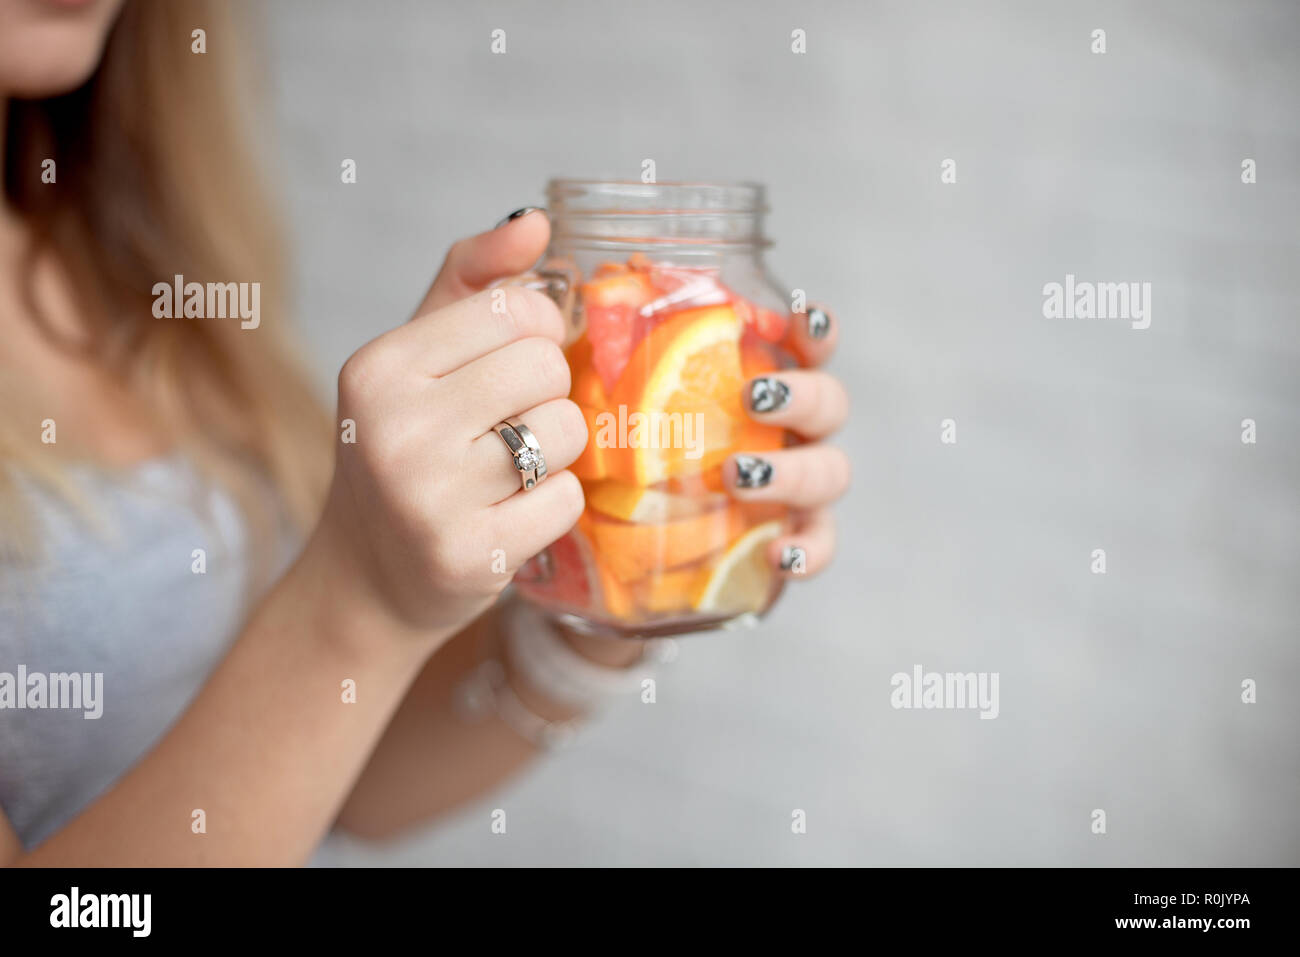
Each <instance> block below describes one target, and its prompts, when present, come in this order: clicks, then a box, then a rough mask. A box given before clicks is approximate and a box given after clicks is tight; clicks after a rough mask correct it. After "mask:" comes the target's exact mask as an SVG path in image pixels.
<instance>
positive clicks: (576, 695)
mask: <svg viewBox="0 0 1300 957" xmlns="http://www.w3.org/2000/svg"><path fill="white" fill-rule="evenodd" d="M504 628H505V653H506V654H507V655H508V656H509V658H508V660H509V662H510V664H511V666H512V667H513V668H514V669H515V671H517V672H518V673H519V674H520V675H522V676H523V678H524V680H525V681H527V682H528V684H529V685H530V686H531V687H533V688H535V689H537V691H539V692H540V693H541V694H542V695H544V696H545V697H546V698H547V699H548V700H551V701H554V702H556V703H557V704H561V705H564V706H566V707H569V708H573V709H575V710H579V711H590V710H591V709H592V708H594V707H595V706H596V705H599V704H601V703H602V702H604V701H608V700H610V699H613V698H619V697H622V696H624V695H631V694H635V693H636V691H637V689H638V688H640V687H641V677H642V676H641V670H642V667H643V666H644V665H645V664H646V656H643V657H642V658H641V660H640V661H638V662H636V663H634V664H633V665H631V666H629V667H627V668H609V667H606V666H604V665H598V664H595V663H594V662H592V661H590V660H588V659H587V658H585V657H583V656H582V655H581V654H580V653H579V652H578V651H576V650H575V649H574V648H573V647H572V646H570V645H569V643H568V642H566V641H565V640H564V638H563V636H562V635H561V634H560V632H559V630H558V629H557V628H556V627H555V626H554V625H553V624H552V623H551V622H549V621H548V620H547V619H546V618H545V617H544V616H543V615H542V613H541V612H540V611H538V610H537V609H536V608H534V607H533V606H532V605H530V604H529V603H528V602H524V601H514V602H511V603H510V604H509V605H508V606H507V608H506V610H505V621H504Z"/></svg>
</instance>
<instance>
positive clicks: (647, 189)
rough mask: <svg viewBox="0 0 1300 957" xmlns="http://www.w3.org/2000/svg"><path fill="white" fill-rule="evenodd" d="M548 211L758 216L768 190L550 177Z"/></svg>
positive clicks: (745, 183) (739, 184) (743, 184)
mask: <svg viewBox="0 0 1300 957" xmlns="http://www.w3.org/2000/svg"><path fill="white" fill-rule="evenodd" d="M546 196H547V203H548V205H549V208H551V209H552V210H553V211H554V212H557V213H569V214H574V215H580V216H601V215H612V216H628V215H690V214H692V213H708V214H713V215H717V214H726V213H738V214H747V215H754V214H762V213H765V212H767V190H766V187H764V185H763V184H762V183H758V182H753V181H749V180H741V181H736V182H706V181H699V180H669V181H663V182H655V183H644V182H642V181H641V180H639V179H605V178H600V177H592V178H580V177H554V178H552V179H551V180H550V181H549V182H548V183H547V184H546Z"/></svg>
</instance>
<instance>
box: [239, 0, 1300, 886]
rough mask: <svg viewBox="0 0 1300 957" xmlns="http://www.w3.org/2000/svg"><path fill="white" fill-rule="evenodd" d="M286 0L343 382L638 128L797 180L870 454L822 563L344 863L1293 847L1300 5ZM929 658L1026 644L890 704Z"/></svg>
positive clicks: (728, 169)
mask: <svg viewBox="0 0 1300 957" xmlns="http://www.w3.org/2000/svg"><path fill="white" fill-rule="evenodd" d="M265 20H266V29H267V30H268V36H267V39H266V44H265V46H266V50H267V56H268V65H269V68H270V71H271V74H272V75H271V80H272V88H271V92H272V98H273V104H272V105H273V113H274V117H275V121H276V124H277V127H278V130H277V136H278V139H279V143H278V146H277V149H278V150H279V152H278V154H277V155H278V157H279V159H278V165H279V167H280V173H281V182H282V183H283V189H284V192H283V197H282V198H283V204H284V206H285V208H286V210H287V211H288V212H289V213H290V214H291V216H292V218H293V222H294V228H295V232H296V238H297V242H298V254H299V266H300V273H299V297H298V305H299V307H300V313H301V317H302V320H303V323H304V327H305V331H306V335H307V336H308V338H309V340H310V342H311V344H312V349H313V350H314V356H313V357H314V361H315V362H316V365H317V367H318V368H319V370H320V373H321V377H322V382H324V383H329V382H330V380H331V379H332V376H333V374H334V372H335V370H337V368H338V366H339V364H340V363H341V362H342V360H343V359H344V358H345V357H346V356H347V355H348V354H349V353H350V352H351V351H352V350H353V349H355V348H356V347H357V346H358V345H360V344H361V343H362V342H364V341H365V340H367V339H369V338H372V337H373V336H375V335H378V334H379V333H380V332H382V331H384V330H385V329H387V328H389V327H391V326H392V325H394V324H396V323H397V322H400V321H401V320H403V319H404V318H405V317H406V316H407V314H408V313H409V310H410V308H411V307H412V305H413V304H414V303H415V302H416V301H417V300H418V299H419V297H420V295H421V294H422V292H423V290H424V288H425V286H426V285H427V283H428V281H429V279H430V278H431V276H432V275H433V273H434V271H435V269H436V267H437V265H438V263H439V262H440V261H441V257H442V254H443V252H444V250H445V248H446V246H447V245H448V244H449V243H450V242H451V241H453V240H454V239H455V238H457V237H459V236H462V235H467V234H470V233H473V232H476V231H479V230H481V229H484V228H487V227H489V226H490V225H492V223H494V222H495V221H496V220H497V219H498V218H500V217H501V216H502V215H504V214H505V213H506V212H508V211H509V210H511V209H513V208H515V207H518V206H522V205H525V204H530V203H536V202H538V201H539V200H540V199H541V190H542V187H543V185H544V182H545V180H546V179H547V177H548V176H551V175H555V174H568V175H614V176H623V177H630V176H636V175H638V174H639V170H640V163H641V161H642V159H644V158H647V157H649V158H653V159H654V160H655V161H656V163H657V166H658V174H659V178H660V179H661V180H669V179H693V178H705V179H757V180H761V181H764V182H766V183H767V184H769V186H770V189H771V201H772V206H773V212H772V215H771V218H770V224H769V229H770V233H771V235H772V236H774V237H775V238H776V239H777V241H778V245H777V246H776V247H775V249H774V250H772V252H771V254H770V262H771V264H772V266H773V269H774V271H775V273H776V275H777V276H778V277H781V279H782V281H783V282H784V283H785V284H787V285H788V286H791V287H795V286H798V287H801V288H804V289H807V290H809V291H810V294H811V295H812V296H814V297H815V298H820V299H822V300H824V301H827V302H829V303H832V304H833V305H834V306H835V307H836V309H837V310H838V314H839V316H840V318H841V321H842V322H843V324H844V333H845V335H844V344H843V347H842V350H841V352H840V354H839V356H838V357H837V359H836V360H835V362H834V365H833V368H834V369H835V370H836V371H837V372H838V373H839V374H840V375H842V376H843V377H844V378H846V379H847V380H848V381H849V382H850V383H851V388H852V390H853V393H854V403H855V407H854V416H853V421H852V423H851V425H850V426H849V428H848V429H847V430H846V431H845V433H844V434H843V435H842V436H841V437H840V439H839V441H841V442H842V443H843V444H844V445H846V446H847V447H849V448H851V449H853V450H855V451H856V453H857V455H858V462H859V469H858V472H857V475H856V481H855V485H854V488H853V491H852V492H851V494H850V495H849V497H848V498H847V499H846V500H844V502H843V503H842V504H841V505H840V507H839V509H838V516H839V521H840V529H841V552H840V555H839V558H838V561H837V564H836V566H835V568H834V569H833V570H832V571H830V572H829V573H828V574H826V575H825V576H823V577H822V578H820V579H818V580H816V581H812V582H808V583H805V584H803V585H802V586H801V587H799V588H797V589H794V590H792V591H791V592H789V593H788V595H787V597H786V598H785V600H784V601H783V602H782V603H781V604H780V606H779V607H778V608H777V609H776V610H775V612H774V613H773V614H772V615H771V616H770V618H769V620H768V621H766V622H765V623H764V625H763V626H762V627H761V628H760V629H758V630H756V631H753V632H748V633H723V634H710V635H704V636H696V637H693V638H689V639H686V640H683V641H681V642H680V643H679V644H680V650H681V654H680V658H679V659H678V661H677V662H676V663H674V664H673V665H671V666H668V667H667V668H666V669H665V670H664V671H663V673H662V675H661V678H660V683H659V701H658V703H657V704H655V705H653V706H647V705H642V704H640V703H639V702H636V701H633V702H628V703H626V704H623V705H620V706H617V707H615V708H614V709H612V710H611V712H610V713H609V714H607V715H606V716H605V717H604V718H603V719H602V720H601V721H600V722H599V724H598V725H597V726H596V727H595V728H594V729H593V730H592V732H591V735H590V737H589V739H588V742H587V744H586V745H585V746H584V747H583V748H581V749H579V750H576V751H573V752H569V753H565V754H561V755H559V756H556V757H554V758H552V759H549V760H547V761H546V762H545V763H544V764H542V765H540V766H539V767H538V768H537V769H536V770H535V771H534V772H533V773H531V774H529V775H527V776H526V777H524V778H522V779H520V780H519V781H518V782H517V783H516V784H514V785H513V786H511V787H509V788H507V789H505V790H504V791H502V792H500V793H498V794H495V795H492V796H491V797H489V798H487V799H486V800H484V801H483V802H481V803H479V804H477V805H475V806H473V807H470V808H468V809H466V810H465V811H464V812H463V813H461V814H458V815H456V816H455V817H453V818H451V819H449V820H445V821H442V822H439V823H438V824H437V825H435V826H433V827H431V828H430V829H428V830H427V831H426V832H424V833H421V834H419V835H416V836H414V837H413V838H412V839H410V840H408V841H405V842H402V843H401V844H399V845H397V846H394V847H392V848H386V849H374V848H368V847H363V846H360V845H357V844H352V843H348V842H342V841H341V842H337V843H333V844H331V845H330V846H329V847H327V848H326V849H325V850H324V852H323V853H322V855H321V860H323V861H325V862H329V863H401V864H541V863H546V864H597V863H599V864H704V863H710V864H713V863H719V864H721V863H726V864H903V865H910V864H917V865H922V864H925V865H928V864H946V865H965V864H993V865H1007V864H1082V865H1102V864H1120V865H1139V864H1141V865H1190V864H1215V865H1223V864H1275V865H1276V864H1290V865H1296V864H1300V821H1298V820H1297V808H1298V807H1300V753H1298V741H1297V728H1298V727H1300V704H1298V703H1297V698H1296V688H1297V684H1298V683H1300V655H1298V654H1297V624H1298V623H1300V598H1297V585H1298V582H1300V545H1298V543H1300V527H1298V525H1300V519H1298V517H1297V489H1298V488H1300V455H1298V453H1297V439H1298V438H1300V414H1298V412H1297V398H1298V397H1300V388H1298V387H1297V360H1298V359H1300V336H1298V335H1297V310H1296V302H1297V295H1298V294H1300V270H1297V261H1298V259H1300V227H1297V216H1298V214H1300V189H1298V187H1297V173H1300V133H1297V91H1298V90H1300V55H1297V52H1296V51H1297V50H1298V49H1300V5H1297V4H1295V3H1288V2H1279V3H1254V2H1249V3H1248V2H1237V3H1227V2H1220V3H1207V2H1172V0H1170V2H1153V3H1141V4H1136V3H1087V4H1084V3H1038V2H1022V3H1005V2H1004V3H970V4H956V3H952V4H929V3H817V4H784V5H775V4H760V3H739V2H733V3H710V4H701V3H688V2H681V0H664V2H657V3H653V4H649V3H639V4H630V3H627V4H622V3H596V2H586V3H584V2H563V3H547V4H543V3H537V2H527V3H522V2H521V3H490V2H489V3H475V4H461V3H450V2H422V3H416V2H397V0H376V2H367V3H344V2H335V0H331V2H306V0H277V2H275V3H272V4H269V5H268V7H267V10H266V13H265ZM497 28H500V29H504V30H505V31H506V34H507V43H508V53H507V54H506V55H504V56H494V55H492V54H491V53H490V51H489V36H490V33H491V31H492V30H493V29H497ZM795 28H802V29H804V30H806V31H807V36H808V52H807V54H806V55H802V56H797V55H794V54H792V53H791V52H790V32H791V30H793V29H795ZM1094 28H1103V29H1105V30H1106V32H1107V45H1108V52H1107V53H1106V54H1104V55H1095V54H1093V53H1091V52H1090V50H1089V47H1090V42H1091V41H1090V33H1091V31H1092V30H1093V29H1094ZM345 157H347V158H352V159H355V160H356V161H357V164H358V170H359V179H358V182H357V184H356V185H352V186H344V185H342V184H341V183H340V182H339V164H340V162H341V160H342V159H343V158H345ZM1246 157H1250V158H1253V159H1255V160H1256V161H1257V163H1258V180H1259V181H1258V183H1257V184H1255V185H1243V184H1242V182H1241V181H1240V164H1241V161H1242V159H1243V158H1246ZM945 158H953V159H955V160H956V161H957V172H958V182H957V183H956V184H954V185H944V184H941V183H940V179H939V171H940V163H941V161H942V160H944V159H945ZM1067 272H1071V273H1074V274H1076V275H1077V276H1078V277H1079V278H1080V279H1090V280H1097V281H1127V280H1132V281H1147V282H1151V283H1152V284H1153V297H1152V298H1153V302H1152V305H1153V311H1152V324H1151V328H1149V329H1147V330H1145V331H1137V330H1132V329H1130V328H1129V326H1128V324H1127V323H1125V322H1122V321H1093V322H1089V321H1084V320H1073V321H1072V320H1048V319H1045V318H1044V317H1043V315H1042V287H1043V285H1044V283H1047V282H1052V281H1058V282H1059V281H1062V280H1063V278H1064V276H1065V274H1066V273H1067ZM1247 417H1249V418H1253V419H1255V420H1256V421H1257V423H1258V443H1257V444H1256V445H1253V446H1250V445H1243V444H1242V442H1241V440H1240V423H1241V420H1242V419H1243V418H1247ZM945 418H953V419H955V420H956V421H957V429H958V442H957V444H956V445H955V446H948V445H943V444H941V443H940V441H939V432H940V421H941V420H942V419H945ZM1094 548H1105V549H1106V552H1107V559H1108V573H1107V574H1106V575H1104V576H1101V575H1094V574H1092V573H1091V572H1090V569H1089V563H1090V553H1091V551H1092V549H1094ZM914 664H921V665H923V666H924V667H925V668H927V669H931V670H938V671H990V672H998V673H1000V676H1001V689H1000V690H1001V711H1002V713H1001V716H1000V717H999V718H998V719H997V720H995V721H982V720H979V719H978V717H977V715H976V714H975V713H974V712H970V711H950V712H941V711H896V710H893V709H892V708H891V707H890V704H889V693H890V685H889V680H890V676H891V675H892V674H893V673H895V672H897V671H910V670H911V668H912V666H913V665H914ZM1245 678H1253V679H1255V680H1256V681H1257V682H1258V688H1259V700H1258V703H1257V704H1254V705H1246V704H1243V703H1242V702H1241V701H1240V683H1241V681H1242V680H1243V679H1245ZM496 807H501V808H504V809H506V811H507V814H508V821H509V830H508V834H507V835H505V836H497V835H493V834H491V833H490V831H489V813H490V811H491V809H493V808H496ZM794 808H802V809H804V810H805V811H806V812H807V815H808V833H807V834H806V835H802V836H796V835H793V834H792V833H791V829H790V818H791V811H792V809H794ZM1094 808H1102V809H1105V810H1106V812H1107V815H1108V833H1107V834H1105V835H1104V836H1096V835H1093V834H1092V833H1090V829H1089V825H1090V816H1089V815H1090V812H1091V811H1092V809H1094Z"/></svg>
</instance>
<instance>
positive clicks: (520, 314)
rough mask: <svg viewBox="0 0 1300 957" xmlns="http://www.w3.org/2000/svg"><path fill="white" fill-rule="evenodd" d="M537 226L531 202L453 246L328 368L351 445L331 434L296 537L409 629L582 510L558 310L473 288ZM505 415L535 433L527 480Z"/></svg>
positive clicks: (470, 609)
mask: <svg viewBox="0 0 1300 957" xmlns="http://www.w3.org/2000/svg"><path fill="white" fill-rule="evenodd" d="M549 234H550V228H549V223H548V222H547V220H546V217H545V215H544V214H542V213H540V212H538V213H534V214H530V215H525V216H523V217H521V218H518V219H515V220H511V221H509V222H507V223H506V224H504V225H502V226H501V227H499V228H498V229H495V230H493V231H491V232H488V233H483V234H481V235H479V236H475V237H473V238H471V239H468V240H463V241H462V242H459V243H457V244H456V245H455V246H453V247H452V250H451V252H450V253H449V254H448V257H447V261H446V263H445V264H444V266H443V269H442V271H441V272H440V273H439V276H438V279H437V280H436V281H435V282H434V284H433V287H432V288H431V289H430V291H429V294H428V295H427V296H426V298H425V300H424V302H423V303H422V304H421V307H420V308H419V309H417V314H416V317H415V318H414V319H412V320H411V321H410V322H408V323H406V324H405V325H403V326H401V327H399V328H397V329H394V330H393V331H391V332H388V333H385V334H384V335H382V336H380V337H379V338H377V339H375V340H373V341H371V342H368V343H367V344H366V345H364V346H362V347H361V348H360V349H359V350H357V352H356V353H355V354H354V355H353V356H352V357H351V358H349V359H348V360H347V362H346V363H345V364H344V366H343V369H342V372H341V373H340V374H339V383H338V397H339V412H338V419H339V423H340V425H339V428H340V434H343V423H344V422H346V420H348V419H351V420H352V421H353V422H355V441H352V442H347V441H340V444H339V446H338V453H337V458H336V464H335V471H334V479H333V483H332V487H331V489H330V494H329V498H328V501H327V504H326V507H325V511H324V513H323V515H322V518H321V521H320V524H319V526H318V528H317V531H316V534H315V535H313V538H312V541H311V543H309V545H308V549H309V550H315V551H316V553H317V554H316V557H318V558H321V557H323V558H325V560H326V562H327V565H328V567H330V568H331V569H334V571H335V573H334V574H333V575H331V578H330V581H331V584H332V586H333V587H340V588H352V587H357V588H359V589H360V590H361V591H362V593H363V594H364V596H365V598H366V600H373V601H374V602H376V603H378V604H379V605H380V606H382V608H381V610H382V611H383V612H385V613H386V614H387V615H389V616H391V617H392V618H393V619H394V620H395V621H396V622H397V623H398V624H400V625H403V626H406V627H408V628H410V629H414V630H418V631H419V632H421V633H428V632H443V633H445V634H444V635H443V637H447V636H450V635H451V634H453V633H455V632H456V631H457V630H459V629H460V628H462V627H464V626H465V625H467V624H468V623H469V622H470V621H471V620H472V619H473V618H475V617H477V616H478V615H479V614H481V613H482V612H483V611H484V610H485V609H486V608H487V607H488V606H489V605H491V604H492V602H493V601H495V599H496V597H497V596H498V594H499V593H500V592H501V591H502V589H504V588H505V586H506V585H507V584H508V583H509V582H510V580H511V578H512V577H513V576H514V573H515V571H516V569H518V568H519V566H520V565H522V564H523V563H524V562H525V561H527V560H528V559H529V558H530V557H531V556H533V555H534V554H536V553H538V552H540V551H542V549H544V548H545V547H546V546H547V545H549V544H550V543H551V542H553V541H554V540H555V539H557V538H559V537H560V536H561V535H563V534H564V533H565V532H566V531H568V529H570V528H571V527H572V526H573V525H574V523H575V522H577V520H578V517H579V515H580V514H581V513H582V508H583V495H582V487H581V485H580V484H579V483H578V480H577V478H575V477H574V475H573V473H572V472H569V471H567V466H568V465H569V464H570V463H572V462H573V461H574V460H575V459H576V458H577V457H578V455H579V454H580V453H581V452H582V449H583V447H584V446H585V444H586V441H587V428H586V423H585V421H584V419H583V416H582V413H581V411H580V410H579V409H578V406H577V405H575V404H574V403H573V402H571V401H569V399H568V398H566V396H567V395H568V393H569V368H568V365H567V363H566V362H565V358H564V353H563V352H562V350H561V348H560V344H561V343H562V342H563V339H564V331H565V329H564V321H563V319H562V317H561V316H560V313H559V310H558V309H557V308H556V306H555V305H554V303H552V302H551V300H550V299H548V298H547V297H546V296H545V295H543V294H541V293H539V292H535V291H532V290H529V289H525V288H521V287H500V288H497V289H491V290H484V287H485V286H486V285H487V284H488V283H490V282H492V281H493V280H495V279H498V278H501V277H504V276H508V275H512V274H515V273H519V272H523V271H524V270H525V269H527V268H528V267H529V266H531V265H532V263H533V262H535V261H536V260H537V259H538V258H539V257H540V255H541V254H542V252H543V251H544V249H545V247H546V243H547V241H548V239H549ZM475 289H478V290H480V291H478V292H474V290H475ZM469 293H473V294H470V295H467V294H469ZM503 420H509V421H512V422H513V421H522V422H523V423H524V424H525V425H527V426H528V428H529V429H531V430H532V432H533V433H534V435H536V436H537V441H538V443H539V444H540V445H541V448H542V450H543V453H544V455H545V459H546V464H547V468H548V473H549V474H548V477H547V478H546V479H545V480H544V481H543V482H542V483H541V484H540V485H538V486H537V487H536V488H534V489H531V490H529V491H526V492H525V491H521V489H520V478H519V472H518V471H517V470H516V469H515V467H514V463H513V461H512V459H511V455H510V452H509V450H508V449H507V448H506V445H505V443H504V442H503V441H502V439H501V437H500V436H499V435H497V433H496V432H495V431H493V426H495V425H496V424H497V423H499V422H501V421H503Z"/></svg>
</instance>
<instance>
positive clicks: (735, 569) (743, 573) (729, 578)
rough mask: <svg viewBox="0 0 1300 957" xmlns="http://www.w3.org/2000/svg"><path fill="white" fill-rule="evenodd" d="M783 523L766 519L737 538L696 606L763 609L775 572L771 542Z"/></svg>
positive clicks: (738, 610)
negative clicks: (769, 557)
mask: <svg viewBox="0 0 1300 957" xmlns="http://www.w3.org/2000/svg"><path fill="white" fill-rule="evenodd" d="M783 527H784V525H783V523H781V522H780V521H775V520H774V521H770V522H764V523H763V524H762V525H757V526H755V527H754V528H751V529H750V530H749V531H748V532H746V533H745V534H744V535H742V536H740V538H738V539H736V541H735V542H734V543H733V544H732V545H731V547H730V548H728V549H727V551H726V552H725V553H724V554H723V556H722V557H721V558H720V559H718V563H717V565H715V566H714V568H713V571H712V573H710V574H709V576H708V578H707V579H705V581H704V582H703V584H702V585H701V586H700V588H699V591H698V593H697V595H696V596H695V599H694V601H693V602H692V607H694V609H695V610H696V611H706V612H725V613H736V614H739V613H741V612H747V611H762V609H763V605H764V604H765V603H766V602H767V596H768V595H769V594H770V593H771V590H772V579H773V576H774V574H775V573H774V572H773V570H772V566H771V565H770V564H768V561H767V545H768V543H769V542H771V541H772V539H774V538H776V537H777V536H778V535H780V534H781V530H782V528H783Z"/></svg>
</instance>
